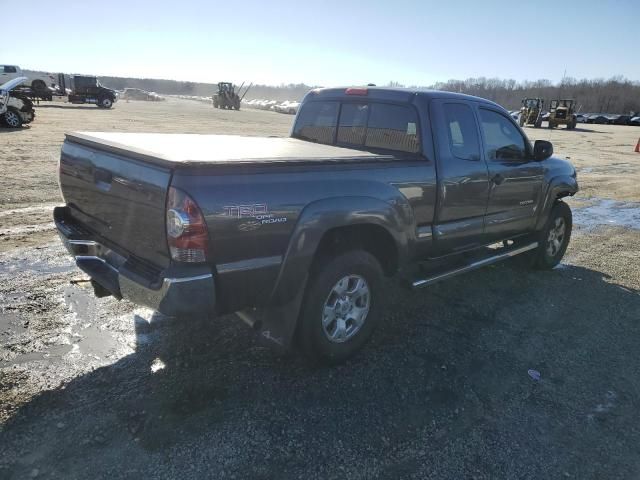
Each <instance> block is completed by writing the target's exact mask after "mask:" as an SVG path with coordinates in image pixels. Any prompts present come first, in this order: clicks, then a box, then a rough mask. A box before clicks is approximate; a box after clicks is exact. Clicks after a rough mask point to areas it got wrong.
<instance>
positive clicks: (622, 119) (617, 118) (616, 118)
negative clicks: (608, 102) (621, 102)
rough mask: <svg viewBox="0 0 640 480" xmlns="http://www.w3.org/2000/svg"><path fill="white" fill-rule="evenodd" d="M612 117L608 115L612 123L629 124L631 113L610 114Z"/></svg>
mask: <svg viewBox="0 0 640 480" xmlns="http://www.w3.org/2000/svg"><path fill="white" fill-rule="evenodd" d="M612 117H613V118H611V117H610V120H611V121H610V122H609V123H611V124H612V125H629V121H630V120H631V115H612Z"/></svg>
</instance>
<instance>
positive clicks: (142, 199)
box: [60, 138, 171, 268]
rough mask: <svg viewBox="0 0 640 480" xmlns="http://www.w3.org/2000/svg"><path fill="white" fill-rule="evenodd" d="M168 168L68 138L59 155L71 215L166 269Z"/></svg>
mask: <svg viewBox="0 0 640 480" xmlns="http://www.w3.org/2000/svg"><path fill="white" fill-rule="evenodd" d="M170 180H171V170H170V169H169V168H168V167H164V166H160V165H154V164H150V163H146V162H144V161H142V160H139V159H130V158H127V157H126V156H124V155H118V154H114V153H108V152H105V151H102V150H101V149H99V148H98V147H90V146H87V145H81V144H78V143H75V142H73V141H72V140H71V139H69V138H67V140H65V142H64V145H63V147H62V155H61V157H60V189H61V190H62V194H63V196H64V199H65V201H66V203H67V205H68V206H69V207H70V209H71V212H72V215H73V217H74V218H76V219H77V220H78V221H80V222H81V223H83V224H84V225H86V226H87V227H88V228H89V229H90V230H92V231H93V232H95V233H96V234H98V235H99V236H100V237H101V238H103V239H105V240H107V241H108V242H109V243H110V244H112V248H114V249H117V250H120V253H122V254H124V255H126V256H128V257H131V256H133V257H134V258H135V259H139V260H142V261H146V262H149V263H151V264H152V265H154V266H158V267H163V268H164V267H167V266H168V265H169V263H170V262H169V252H168V248H167V242H166V230H165V202H166V195H167V190H168V188H169V182H170Z"/></svg>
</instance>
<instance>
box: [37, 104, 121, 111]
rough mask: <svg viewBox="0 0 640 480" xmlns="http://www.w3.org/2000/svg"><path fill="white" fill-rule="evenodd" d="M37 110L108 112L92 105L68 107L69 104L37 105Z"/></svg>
mask: <svg viewBox="0 0 640 480" xmlns="http://www.w3.org/2000/svg"><path fill="white" fill-rule="evenodd" d="M38 108H63V109H66V110H88V109H89V110H90V109H93V110H100V111H102V110H109V109H107V108H98V107H96V106H95V105H93V104H87V105H69V104H62V105H43V104H41V105H38Z"/></svg>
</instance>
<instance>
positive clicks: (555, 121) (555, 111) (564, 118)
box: [549, 98, 578, 130]
mask: <svg viewBox="0 0 640 480" xmlns="http://www.w3.org/2000/svg"><path fill="white" fill-rule="evenodd" d="M574 104H575V100H569V99H566V98H563V99H559V100H551V103H550V104H549V128H554V127H557V126H558V125H566V126H567V130H572V129H574V128H576V124H577V123H578V119H577V117H576V114H575V112H574Z"/></svg>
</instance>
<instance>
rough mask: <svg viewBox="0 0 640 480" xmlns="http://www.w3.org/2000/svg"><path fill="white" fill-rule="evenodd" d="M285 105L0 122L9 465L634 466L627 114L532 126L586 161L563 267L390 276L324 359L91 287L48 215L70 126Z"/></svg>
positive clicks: (77, 474)
mask: <svg viewBox="0 0 640 480" xmlns="http://www.w3.org/2000/svg"><path fill="white" fill-rule="evenodd" d="M291 121H292V117H291V116H286V115H280V114H275V113H271V112H264V111H252V110H247V111H240V112H233V111H219V110H214V109H212V108H211V107H210V106H209V105H206V104H201V103H196V102H190V101H184V100H169V101H167V102H163V103H144V102H130V103H125V102H120V103H118V104H116V107H115V108H114V109H113V110H109V111H103V110H99V109H97V108H95V107H93V106H72V105H66V104H62V103H43V104H42V105H40V106H39V107H38V108H37V118H36V121H35V122H34V123H33V124H32V126H31V127H30V128H24V129H22V130H2V129H0V167H1V168H2V174H1V175H0V478H2V479H4V478H7V479H23V478H52V479H53V478H55V479H60V478H65V479H66V478H70V479H87V478H91V479H101V478H105V479H116V478H167V479H169V478H181V479H188V478H194V479H195V478H236V479H245V478H258V479H282V478H301V479H309V478H319V479H326V478H355V479H372V478H385V479H386V478H389V479H401V478H419V479H423V478H437V479H442V478H452V479H462V478H464V479H472V478H475V479H495V478H509V479H511V478H518V479H521V478H531V479H541V478H545V479H546V478H549V479H550V478H578V479H602V478H620V479H622V478H624V479H626V478H629V479H631V478H638V477H639V476H640V414H639V413H638V412H639V411H640V403H639V400H638V399H640V355H639V354H638V340H637V339H638V338H639V336H640V259H639V258H640V257H639V254H638V252H639V251H640V154H637V153H633V147H634V146H635V144H636V142H637V141H638V137H640V128H637V127H620V126H605V125H582V126H580V127H579V128H577V129H576V130H575V131H565V130H564V129H558V130H553V131H550V130H548V129H546V128H543V129H533V128H529V129H527V133H528V135H529V136H530V138H531V139H538V138H542V139H547V140H550V141H552V142H553V144H554V149H555V151H556V154H558V155H559V156H563V157H568V158H570V160H571V161H572V162H573V163H574V165H575V166H576V167H577V169H578V179H579V182H580V185H581V191H580V193H579V194H578V195H577V196H576V197H575V198H573V199H571V200H570V201H569V203H570V204H571V206H572V208H573V209H574V222H575V225H574V228H575V230H574V233H573V237H572V242H571V244H570V246H569V250H568V252H567V255H566V257H565V260H564V261H563V263H562V264H561V265H560V266H558V267H557V268H556V269H555V270H553V271H551V272H534V271H528V270H524V269H522V267H520V266H519V265H518V264H517V262H511V263H504V264H501V265H497V266H494V267H490V268H486V269H484V270H480V271H477V272H474V273H471V274H468V275H465V276H461V277H457V278H455V279H452V280H450V281H447V282H443V283H441V284H437V285H434V286H433V287H430V288H428V289H425V290H424V291H420V292H417V293H416V292H414V293H411V292H408V291H406V290H404V289H402V288H401V287H400V286H398V285H396V284H395V283H390V284H389V286H388V305H387V308H386V312H385V315H384V316H383V321H382V325H381V327H380V328H379V330H378V331H377V332H376V334H375V335H374V339H373V341H372V342H371V343H370V344H369V345H368V346H367V347H366V348H365V349H364V350H363V351H362V352H361V353H360V354H359V355H358V356H357V357H356V358H355V359H353V360H352V361H350V362H348V363H347V364H345V365H343V366H340V367H337V368H333V369H327V368H312V367H309V366H308V365H307V364H306V363H305V362H304V361H302V360H301V359H299V358H298V357H295V356H292V357H279V356H277V355H275V353H273V352H272V351H271V350H269V349H267V348H264V347H263V346H261V345H260V344H259V343H258V342H257V341H256V339H255V338H254V337H253V336H252V334H251V333H250V331H249V330H248V327H246V326H245V325H244V324H242V323H241V322H239V321H237V319H235V318H234V317H224V318H219V319H216V320H215V321H213V322H212V323H211V324H210V325H207V326H203V325H202V323H201V322H199V321H196V320H195V319H192V320H193V321H192V320H186V319H181V320H180V321H177V320H171V319H167V318H163V317H161V316H159V315H157V314H154V313H153V312H151V311H149V310H147V309H144V308H139V307H135V306H133V305H130V304H128V303H126V302H117V301H115V300H113V299H111V298H105V299H100V300H97V299H95V298H94V297H93V296H92V294H91V292H90V290H89V289H88V287H87V284H86V283H85V282H83V281H82V280H84V278H85V277H84V276H83V275H82V274H81V272H79V271H78V270H77V269H75V268H74V266H73V264H72V262H71V260H70V259H69V258H68V257H67V256H66V255H65V252H64V251H63V248H62V247H61V245H60V244H59V242H58V241H57V239H56V237H55V235H54V232H53V225H52V224H51V209H52V207H53V206H54V205H56V204H58V203H59V202H60V201H61V199H60V195H59V191H58V187H57V184H56V164H57V159H58V155H59V151H60V146H61V144H62V141H63V138H64V132H65V131H73V130H97V131H112V130H113V131H129V132H136V131H138V132H149V131H155V132H175V133H242V134H245V135H246V134H249V135H287V134H288V131H289V128H290V125H291ZM529 370H536V371H538V372H539V373H540V378H539V379H538V380H536V379H533V378H532V376H531V375H530V372H529ZM531 374H532V375H534V376H535V374H534V373H533V372H531Z"/></svg>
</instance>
